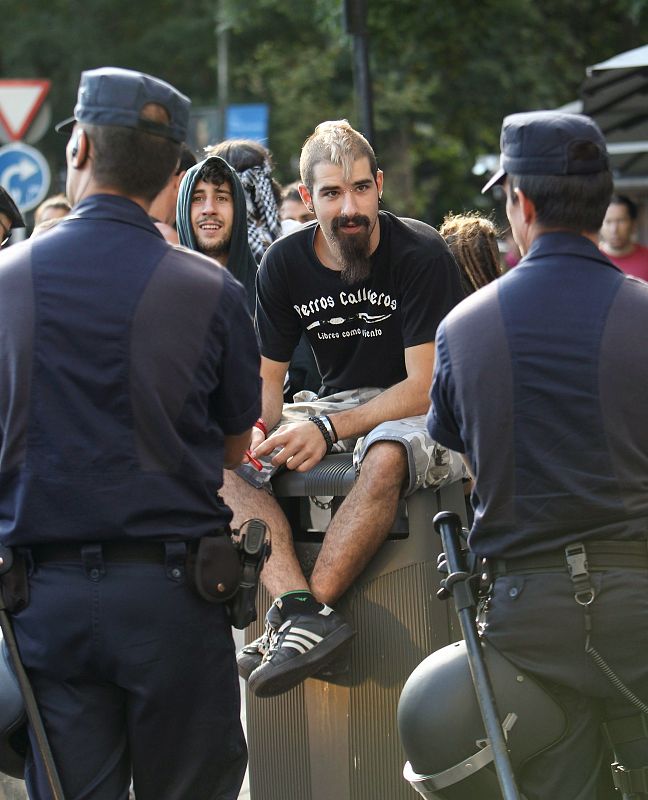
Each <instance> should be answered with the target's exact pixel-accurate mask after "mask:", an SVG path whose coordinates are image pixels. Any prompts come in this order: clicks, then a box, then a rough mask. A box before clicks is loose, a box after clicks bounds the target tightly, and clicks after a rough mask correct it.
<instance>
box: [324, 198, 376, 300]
mask: <svg viewBox="0 0 648 800" xmlns="http://www.w3.org/2000/svg"><path fill="white" fill-rule="evenodd" d="M350 223H353V224H354V225H361V226H363V227H364V230H363V231H361V232H359V233H353V234H345V233H340V228H342V227H344V226H345V225H348V224H350ZM370 225H371V221H370V219H369V217H365V216H363V215H361V214H357V215H356V216H354V217H346V216H340V217H335V219H334V220H333V221H332V222H331V236H332V238H333V240H334V242H335V246H336V250H337V255H338V258H339V261H340V266H341V267H342V269H341V272H340V277H341V278H342V280H343V281H344V282H345V283H346V284H349V285H351V284H354V283H360V282H361V281H364V280H366V279H367V278H368V277H369V275H370V274H371V256H370V253H369V238H370V235H371V233H370V230H369V227H370Z"/></svg>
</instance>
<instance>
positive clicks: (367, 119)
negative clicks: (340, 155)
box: [344, 0, 374, 144]
mask: <svg viewBox="0 0 648 800" xmlns="http://www.w3.org/2000/svg"><path fill="white" fill-rule="evenodd" d="M344 21H345V28H346V31H347V33H349V34H351V36H352V37H353V77H354V83H355V92H356V101H357V103H358V107H359V112H360V124H361V127H362V132H363V133H364V135H365V136H366V138H367V139H368V140H369V142H370V143H371V144H373V142H374V125H373V96H372V89H371V74H370V72H369V31H368V28H367V0H344Z"/></svg>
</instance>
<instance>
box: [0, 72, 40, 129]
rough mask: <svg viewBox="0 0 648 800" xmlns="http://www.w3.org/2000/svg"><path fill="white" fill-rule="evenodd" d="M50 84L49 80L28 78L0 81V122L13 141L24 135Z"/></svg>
mask: <svg viewBox="0 0 648 800" xmlns="http://www.w3.org/2000/svg"><path fill="white" fill-rule="evenodd" d="M50 86H51V83H50V81H46V80H36V79H33V80H32V79H29V78H25V79H15V80H2V81H0V123H2V125H3V126H4V128H5V129H6V131H7V133H8V134H9V138H10V139H12V140H13V141H14V142H18V141H20V140H21V139H22V138H23V137H24V135H25V133H26V132H27V130H28V128H29V126H30V125H31V124H32V122H33V121H34V117H35V116H36V114H37V113H38V110H39V109H40V107H41V106H42V105H43V100H45V98H46V97H47V93H48V92H49V90H50Z"/></svg>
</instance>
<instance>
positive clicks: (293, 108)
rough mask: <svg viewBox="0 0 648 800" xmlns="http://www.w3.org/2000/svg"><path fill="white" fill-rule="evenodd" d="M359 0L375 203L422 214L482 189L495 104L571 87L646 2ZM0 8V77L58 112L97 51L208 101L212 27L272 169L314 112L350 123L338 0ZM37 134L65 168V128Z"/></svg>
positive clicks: (523, 102) (432, 217) (282, 175)
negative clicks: (381, 183) (27, 86)
mask: <svg viewBox="0 0 648 800" xmlns="http://www.w3.org/2000/svg"><path fill="white" fill-rule="evenodd" d="M367 5H368V9H369V16H368V22H369V33H370V41H369V47H370V64H371V70H372V77H373V91H374V113H375V128H376V141H375V147H376V151H377V153H378V157H379V161H380V163H381V166H382V167H383V169H384V170H385V174H386V184H385V186H386V188H385V199H386V201H387V202H386V205H387V207H389V208H392V209H394V210H395V211H397V212H399V213H405V214H409V215H411V216H418V217H421V218H423V219H427V220H429V221H431V222H434V223H438V222H439V221H440V220H441V218H442V217H443V215H444V214H445V213H446V211H447V210H449V209H453V210H455V211H459V210H461V209H465V208H473V207H477V206H479V205H480V204H482V205H483V204H484V203H486V204H488V203H489V200H487V199H484V198H481V196H480V195H479V187H480V184H481V183H482V179H481V178H478V177H475V176H474V175H472V173H471V169H472V166H473V164H474V162H475V159H476V157H477V155H479V154H481V153H484V152H497V150H498V137H499V129H500V124H501V120H502V117H503V116H504V115H505V114H507V113H511V112H513V111H520V110H527V109H533V108H547V107H549V108H551V107H555V106H558V105H562V104H564V103H566V102H569V101H570V100H573V99H576V98H577V97H578V93H579V88H580V85H581V83H582V81H583V79H584V77H585V67H586V66H587V65H589V64H594V63H597V62H599V61H602V60H604V59H606V58H609V57H610V56H612V55H614V54H615V53H618V52H622V51H624V50H628V49H630V48H632V47H637V46H640V45H642V44H644V43H645V42H646V41H648V11H647V6H648V0H596V1H595V0H572V2H571V3H568V4H565V3H564V2H563V1H562V0H560V1H559V0H544V1H543V2H542V3H540V2H536V1H535V0H482V1H481V2H479V3H475V2H474V0H453V2H452V3H450V2H443V1H442V2H439V0H398V2H394V0H367ZM0 11H1V12H2V13H1V16H2V20H3V23H2V28H1V32H0V77H3V78H9V77H47V78H49V79H51V80H52V84H53V87H52V93H51V97H50V99H51V103H52V106H53V114H54V117H55V119H59V118H63V117H65V116H69V114H70V113H71V110H72V108H73V105H74V100H75V94H76V86H77V83H78V76H79V73H80V71H81V70H82V69H87V68H90V67H95V66H99V65H103V64H115V65H119V66H125V67H133V68H137V69H142V70H145V71H148V72H151V73H153V74H156V75H159V76H160V77H163V78H165V79H167V80H169V81H171V82H172V83H174V84H175V85H177V86H178V87H179V88H180V89H181V90H182V91H184V92H185V93H186V94H188V95H189V96H190V97H191V98H192V99H193V101H194V103H195V104H196V105H197V106H204V105H214V104H215V103H216V94H217V73H216V69H217V44H216V28H217V26H224V27H225V28H226V29H227V30H228V36H229V72H230V81H229V100H230V102H239V103H242V102H267V103H269V105H270V110H271V111H270V147H271V149H272V151H273V154H274V157H275V162H276V166H277V176H278V178H279V179H280V180H281V181H284V182H287V181H290V180H293V179H295V178H296V177H297V163H298V158H299V151H300V148H301V144H302V142H303V141H304V139H305V138H306V136H308V134H309V133H310V132H311V131H312V129H313V127H314V126H315V125H316V124H317V123H318V122H320V121H321V120H323V119H330V118H339V117H346V118H348V119H350V120H351V122H352V123H353V124H357V123H358V117H357V110H356V99H355V96H354V92H353V67H352V65H353V51H352V42H351V38H350V37H349V36H347V35H346V34H345V32H344V26H343V14H342V3H341V0H311V2H308V3H304V2H298V1H297V0H221V1H220V3H219V2H218V0H184V2H183V3H182V4H178V3H177V2H171V0H139V1H138V2H137V3H134V2H132V0H84V2H81V0H46V1H45V0H26V2H25V3H23V4H11V5H10V4H9V0H0ZM39 146H41V147H42V148H43V150H44V151H45V153H46V155H47V156H48V158H49V160H50V162H51V164H52V166H53V167H54V170H55V171H56V170H57V169H58V170H60V169H62V167H63V148H64V141H63V140H62V139H61V138H60V137H57V136H54V135H52V136H48V137H47V138H46V139H45V140H44V141H43V142H42V143H41V144H40V145H39Z"/></svg>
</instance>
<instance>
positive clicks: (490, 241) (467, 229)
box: [439, 212, 502, 295]
mask: <svg viewBox="0 0 648 800" xmlns="http://www.w3.org/2000/svg"><path fill="white" fill-rule="evenodd" d="M439 233H440V234H441V236H443V238H444V239H445V240H446V244H447V245H448V247H449V248H450V252H451V253H452V255H453V256H454V258H455V261H456V262H457V265H458V266H459V272H460V274H461V283H462V286H463V288H464V292H465V293H466V294H467V295H468V294H472V293H473V292H476V291H477V289H481V287H482V286H486V284H488V283H490V282H491V281H494V280H495V278H499V276H500V275H501V274H502V266H501V263H500V256H499V250H498V248H497V228H496V227H495V224H494V223H493V222H491V220H489V219H487V218H486V217H482V216H481V215H480V214H478V213H477V212H472V213H467V214H448V215H447V216H446V217H445V219H444V220H443V224H442V225H441V227H440V228H439Z"/></svg>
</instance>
